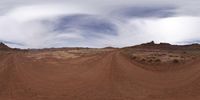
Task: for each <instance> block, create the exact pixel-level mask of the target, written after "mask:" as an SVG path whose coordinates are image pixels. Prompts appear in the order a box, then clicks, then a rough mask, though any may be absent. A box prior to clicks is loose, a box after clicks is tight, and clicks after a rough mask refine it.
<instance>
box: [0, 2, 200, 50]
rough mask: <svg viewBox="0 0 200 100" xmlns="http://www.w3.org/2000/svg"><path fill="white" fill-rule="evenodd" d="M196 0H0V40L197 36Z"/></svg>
mask: <svg viewBox="0 0 200 100" xmlns="http://www.w3.org/2000/svg"><path fill="white" fill-rule="evenodd" d="M199 5H200V1H199V0H192V1H191V0H176V2H175V1H174V0H117V1H116V0H84V1H82V0H1V1H0V41H2V42H4V43H6V44H7V45H9V46H11V47H17V48H49V47H106V46H114V47H124V46H131V45H135V44H140V43H144V42H149V41H152V40H154V41H156V42H169V43H172V44H186V43H193V42H195V43H196V42H199V41H200V30H199V28H198V26H200V17H199V16H200V10H199Z"/></svg>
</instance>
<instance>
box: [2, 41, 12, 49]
mask: <svg viewBox="0 0 200 100" xmlns="http://www.w3.org/2000/svg"><path fill="white" fill-rule="evenodd" d="M10 49H11V48H9V47H8V46H7V45H5V44H4V43H2V42H1V43H0V50H10Z"/></svg>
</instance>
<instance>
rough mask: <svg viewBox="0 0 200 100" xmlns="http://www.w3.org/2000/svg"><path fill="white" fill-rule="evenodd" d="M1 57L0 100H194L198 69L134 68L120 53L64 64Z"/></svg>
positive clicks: (17, 56) (198, 89) (197, 91)
mask: <svg viewBox="0 0 200 100" xmlns="http://www.w3.org/2000/svg"><path fill="white" fill-rule="evenodd" d="M51 62H52V60H49V61H47V60H36V59H33V58H28V57H27V56H26V54H25V53H21V52H13V53H9V54H5V55H2V56H1V57H0V100H198V99H200V96H199V94H200V67H199V65H200V63H199V62H194V63H193V64H191V66H188V68H184V69H181V70H175V71H168V72H154V71H150V70H145V69H143V68H141V67H138V66H137V64H134V62H132V61H130V59H129V58H128V57H125V56H124V55H122V54H121V53H120V51H119V50H115V51H111V52H107V53H102V54H96V55H93V56H86V57H79V58H75V59H69V60H55V61H54V63H51Z"/></svg>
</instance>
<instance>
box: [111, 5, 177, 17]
mask: <svg viewBox="0 0 200 100" xmlns="http://www.w3.org/2000/svg"><path fill="white" fill-rule="evenodd" d="M175 10H176V8H175V7H171V6H164V7H163V6H161V7H158V6H154V7H150V6H132V7H125V8H120V9H117V10H115V11H114V12H113V13H114V14H116V15H117V16H121V17H125V18H134V17H138V18H141V17H142V18H147V17H159V18H162V17H171V16H174V15H175Z"/></svg>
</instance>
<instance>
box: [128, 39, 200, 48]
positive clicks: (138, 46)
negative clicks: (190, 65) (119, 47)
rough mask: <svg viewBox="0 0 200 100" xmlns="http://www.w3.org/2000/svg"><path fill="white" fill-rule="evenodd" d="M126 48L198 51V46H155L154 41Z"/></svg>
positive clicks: (199, 45)
mask: <svg viewBox="0 0 200 100" xmlns="http://www.w3.org/2000/svg"><path fill="white" fill-rule="evenodd" d="M127 48H147V49H166V50H177V49H178V50H180V49H181V50H184V49H196V50H200V44H189V45H171V44H169V43H159V44H156V43H155V42H154V41H152V42H148V43H143V44H141V45H136V46H131V47H127Z"/></svg>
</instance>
